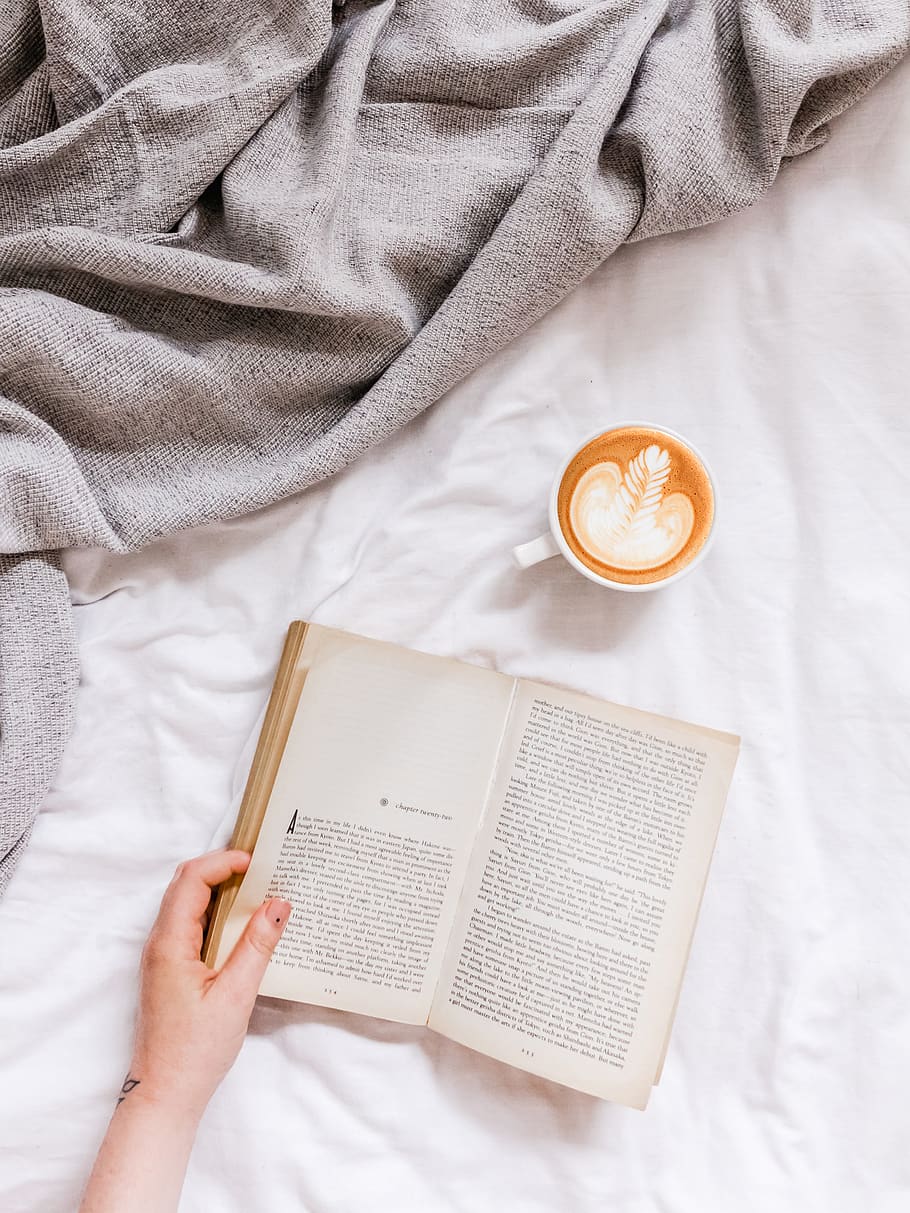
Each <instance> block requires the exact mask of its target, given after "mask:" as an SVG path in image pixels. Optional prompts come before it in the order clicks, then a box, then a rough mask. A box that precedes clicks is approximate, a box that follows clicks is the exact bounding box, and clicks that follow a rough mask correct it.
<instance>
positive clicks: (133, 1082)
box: [117, 1074, 139, 1108]
mask: <svg viewBox="0 0 910 1213" xmlns="http://www.w3.org/2000/svg"><path fill="white" fill-rule="evenodd" d="M138 1086H139V1079H138V1078H133V1076H132V1074H127V1076H126V1078H125V1079H124V1080H123V1086H122V1087H121V1088H120V1095H119V1096H118V1098H117V1107H118V1108H119V1107H120V1105H121V1104H122V1103H123V1101H124V1100H125V1099H126V1097H127V1095H129V1093H130V1091H132V1090H133V1089H134V1088H135V1087H138Z"/></svg>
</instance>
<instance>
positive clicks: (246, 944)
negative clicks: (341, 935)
mask: <svg viewBox="0 0 910 1213" xmlns="http://www.w3.org/2000/svg"><path fill="white" fill-rule="evenodd" d="M249 862H250V857H249V855H247V854H246V852H245V851H230V850H224V851H212V852H210V853H209V854H208V855H202V856H200V857H199V858H198V859H191V860H189V861H188V862H187V863H182V864H180V866H179V867H178V868H177V871H176V874H175V875H174V879H173V880H172V881H171V883H170V885H168V888H167V891H166V892H165V894H164V897H163V899H162V902H161V909H160V911H159V913H158V918H157V920H156V922H155V925H154V926H153V927H152V930H151V934H150V935H149V937H148V941H147V943H146V945H145V949H144V950H143V953H142V967H141V978H140V994H139V1014H138V1019H137V1025H136V1040H135V1045H134V1048H133V1060H132V1063H131V1065H130V1070H129V1075H128V1077H127V1080H126V1082H125V1083H124V1084H123V1094H124V1097H126V1096H129V1098H130V1099H134V1098H135V1097H138V1098H140V1099H141V1100H142V1101H146V1100H147V1101H150V1102H152V1103H155V1104H163V1105H166V1106H167V1107H168V1108H169V1109H171V1110H172V1111H174V1112H175V1113H178V1114H182V1115H184V1116H187V1117H189V1118H193V1119H197V1120H198V1118H199V1117H200V1116H201V1115H202V1112H203V1110H204V1108H205V1106H206V1104H207V1103H208V1101H209V1099H210V1098H211V1096H212V1093H213V1092H214V1090H215V1088H216V1087H217V1086H218V1084H219V1083H220V1082H221V1080H222V1078H223V1077H224V1076H225V1074H226V1073H227V1072H228V1070H229V1069H230V1068H231V1066H232V1065H233V1063H234V1060H235V1058H236V1057H237V1054H238V1053H239V1051H240V1046H241V1044H242V1043H243V1039H244V1036H245V1035H246V1030H247V1026H248V1024H249V1020H250V1014H251V1013H252V1010H253V1004H254V1002H255V1001H256V994H257V992H258V990H259V986H260V984H261V982H262V978H263V976H264V975H265V970H266V967H267V966H268V963H269V960H270V959H271V956H272V952H273V951H274V949H275V945H276V944H277V943H278V940H279V939H280V938H281V934H282V932H283V931H284V928H285V926H286V925H287V921H288V918H289V916H290V913H291V906H290V904H289V903H288V902H286V901H281V900H279V899H277V898H272V899H271V900H270V901H267V902H265V903H264V904H263V905H262V906H260V907H259V909H258V910H257V911H256V912H255V914H253V915H252V917H251V918H250V921H249V922H248V923H247V925H246V928H245V930H244V932H243V934H242V935H241V937H240V939H239V940H238V941H237V944H236V946H235V948H234V950H233V952H232V953H231V955H230V956H229V957H228V959H227V961H226V962H225V964H224V965H223V967H222V968H221V969H220V970H219V971H218V972H217V973H216V972H213V971H212V970H211V969H209V968H208V967H207V966H206V965H205V964H203V962H202V960H201V959H200V951H201V948H202V938H203V932H204V929H205V925H206V922H207V918H208V910H209V899H210V897H211V892H212V887H213V886H214V885H217V884H220V883H221V882H222V881H223V880H226V879H227V878H228V877H229V876H230V875H232V874H233V873H235V872H236V873H239V872H245V871H246V869H247V867H248V866H249ZM133 1092H135V1096H134V1095H133Z"/></svg>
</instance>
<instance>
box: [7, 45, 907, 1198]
mask: <svg viewBox="0 0 910 1213" xmlns="http://www.w3.org/2000/svg"><path fill="white" fill-rule="evenodd" d="M908 197H910V63H906V64H904V65H903V66H902V67H901V68H899V69H897V70H896V71H895V72H894V73H893V74H892V75H891V76H890V77H889V78H887V79H886V80H885V81H884V82H883V83H882V84H880V85H879V86H877V87H876V88H875V89H874V90H873V92H872V93H871V94H870V95H869V96H868V97H867V98H866V99H865V100H864V101H863V102H862V103H860V104H859V105H858V106H857V107H856V108H855V109H854V110H853V111H851V112H850V113H848V114H847V115H845V116H844V117H843V118H842V119H840V120H839V121H838V122H837V123H836V124H835V126H834V128H833V131H832V136H831V139H830V142H829V143H828V145H827V146H826V147H824V148H822V149H820V150H818V151H816V152H813V153H810V154H809V155H807V156H805V157H803V158H802V159H800V160H798V161H796V162H793V163H792V164H790V165H787V166H785V168H784V170H783V172H782V174H781V176H780V178H779V180H778V181H777V183H776V184H775V186H774V187H773V189H772V191H771V193H770V194H769V195H768V196H767V197H766V198H765V199H764V201H762V202H761V203H760V204H759V205H758V206H756V207H755V208H754V209H753V210H751V211H749V212H746V213H744V214H742V215H739V216H735V217H733V218H732V219H730V220H728V221H726V222H724V223H721V224H718V225H715V226H713V227H710V228H705V229H702V230H700V231H697V232H695V233H691V234H687V235H682V236H678V237H669V238H662V239H659V240H654V241H649V242H645V243H642V244H640V245H634V246H629V247H626V248H624V249H623V250H621V251H620V253H619V254H617V255H616V256H615V257H614V258H612V259H611V260H610V261H609V262H608V263H607V264H606V265H605V266H604V267H603V268H602V269H601V270H599V271H598V272H597V273H595V274H594V275H593V276H592V277H591V278H590V279H589V280H588V281H587V282H586V283H584V284H583V285H582V287H581V288H579V289H578V290H577V291H576V292H575V293H574V294H573V295H572V296H571V297H569V298H568V299H567V300H566V301H565V302H564V303H563V304H562V305H561V306H560V307H559V308H558V309H557V310H556V311H555V312H553V313H551V314H550V315H549V316H548V317H546V319H545V320H544V321H543V322H541V323H540V324H538V325H537V326H536V327H535V328H534V329H533V330H532V331H531V332H529V333H528V334H527V335H526V336H525V337H524V338H523V339H521V340H520V341H518V342H516V343H514V344H513V345H512V346H510V347H509V348H508V349H507V350H506V351H505V352H504V353H503V354H502V355H500V356H499V357H497V358H495V359H494V360H492V361H491V362H489V363H487V364H486V365H485V366H484V367H483V368H482V369H481V370H480V371H479V372H478V373H476V374H474V375H472V376H471V377H470V378H469V379H468V380H466V381H465V382H464V383H462V384H461V385H460V386H459V387H458V388H457V389H456V390H454V391H453V392H451V393H449V395H448V396H447V397H445V399H444V400H443V401H442V402H441V403H440V404H438V405H437V406H436V407H435V408H433V409H432V410H431V411H430V412H429V413H428V414H426V415H424V416H423V417H422V418H420V419H419V420H418V421H417V422H416V423H414V424H412V425H410V426H409V427H408V428H407V429H406V430H404V431H403V432H401V433H400V434H398V435H397V436H396V437H395V438H394V439H393V440H391V441H389V442H387V443H385V444H384V445H382V446H380V447H377V448H375V449H374V450H373V451H372V452H370V453H369V454H368V455H367V456H365V457H364V458H363V459H362V460H360V462H359V463H357V464H356V465H354V466H353V467H351V468H349V469H348V470H347V471H346V472H344V473H343V474H341V475H340V476H338V477H337V478H335V479H334V480H333V481H331V482H329V483H327V484H324V485H322V486H320V487H318V488H317V489H316V490H314V491H311V492H308V493H306V494H305V495H303V496H301V497H299V498H296V499H294V500H292V501H289V502H286V503H284V504H282V505H279V506H277V507H274V508H271V509H269V510H267V511H264V512H262V513H260V514H258V515H255V516H253V517H249V518H246V519H243V520H240V521H237V522H233V523H230V524H225V525H219V526H214V527H210V528H208V529H206V530H202V531H196V532H193V533H188V534H185V535H183V536H180V537H178V538H177V539H174V540H170V541H167V542H162V543H160V544H158V545H156V546H154V547H152V548H149V549H147V550H145V551H143V552H141V553H138V554H136V555H134V556H129V557H113V556H110V555H108V554H105V553H101V552H92V551H86V552H79V553H72V554H69V555H68V556H67V558H66V567H67V571H68V573H69V575H70V578H71V583H72V588H73V596H74V601H75V602H76V603H77V604H78V605H77V610H76V616H77V626H78V629H79V634H80V643H81V653H82V663H83V676H82V687H81V690H80V695H79V704H78V719H77V726H76V731H75V734H74V736H73V739H72V742H71V744H70V747H69V749H68V752H67V754H66V757H65V760H64V763H63V766H62V768H61V770H60V773H59V776H58V778H57V781H56V784H55V786H54V789H53V791H52V793H51V795H50V796H49V798H48V800H47V802H46V804H45V806H44V809H43V811H42V813H41V815H40V817H39V819H38V822H37V826H36V829H35V832H34V836H33V840H32V843H31V846H30V848H29V850H28V851H27V853H26V855H25V857H24V859H23V861H22V863H21V864H20V866H19V868H18V870H17V872H16V873H15V875H14V877H13V881H12V884H11V886H10V889H9V891H8V893H7V895H6V897H5V898H4V900H3V902H2V903H0V939H2V946H0V1074H2V1094H0V1208H2V1209H3V1210H4V1211H5V1213H26V1211H27V1213H43V1211H45V1210H46V1211H48V1213H51V1211H58V1210H66V1209H71V1208H73V1207H74V1206H75V1204H76V1202H77V1200H78V1194H79V1191H80V1189H81V1185H82V1183H83V1181H84V1179H85V1177H86V1175H87V1173H88V1170H89V1169H90V1166H91V1161H92V1158H93V1156H94V1152H95V1150H96V1148H97V1145H98V1143H99V1141H100V1138H101V1136H102V1134H103V1131H104V1127H105V1124H106V1121H107V1118H108V1116H109V1114H110V1110H111V1108H112V1105H113V1101H114V1098H115V1096H116V1092H117V1090H118V1089H119V1086H120V1083H121V1081H122V1078H123V1073H124V1070H125V1066H126V1063H127V1061H128V1058H129V1049H130V1035H131V1027H132V1016H133V1011H134V1005H135V997H136V969H137V964H138V959H139V952H140V949H141V947H142V943H143V942H144V939H145V936H146V933H147V931H148V928H149V926H150V924H151V922H152V920H153V918H154V915H155V912H156V910H157V905H158V901H159V899H160V895H161V892H162V891H163V888H164V886H165V884H166V883H167V881H168V879H169V878H170V875H171V873H172V869H173V868H174V866H175V865H176V864H177V862H178V861H179V860H181V859H183V858H186V857H189V856H191V855H194V854H196V853H199V852H201V851H204V850H206V849H207V848H209V847H211V846H213V845H220V844H221V843H223V842H224V841H226V839H227V836H228V834H229V832H230V826H231V823H232V819H233V812H234V807H233V806H234V804H235V803H236V796H237V793H238V791H239V790H240V788H241V786H242V783H243V778H244V775H245V768H244V757H243V755H244V754H245V755H246V761H248V759H249V740H250V738H251V736H252V735H253V733H254V730H255V728H256V724H257V720H258V717H259V714H260V712H261V710H262V707H263V704H264V700H265V697H266V695H267V693H268V689H269V686H270V683H271V678H272V674H273V671H274V667H275V664H276V662H277V658H278V654H279V651H280V647H281V641H282V636H283V632H284V629H285V626H286V624H287V622H288V621H289V620H290V619H292V618H306V619H313V620H316V621H318V622H321V623H326V624H329V625H333V626H338V627H343V628H347V629H349V630H352V631H360V632H363V633H365V634H368V635H372V636H376V637H380V638H382V639H386V640H391V641H395V642H397V643H401V644H405V645H409V646H412V647H416V648H422V649H426V650H428V651H431V652H436V653H444V654H448V655H452V656H456V657H459V658H462V659H464V660H468V661H473V662H477V663H480V664H483V665H490V666H495V667H496V668H498V669H501V670H505V671H507V672H509V673H512V674H516V675H521V676H527V677H532V678H540V679H545V680H549V681H552V682H556V683H562V684H565V685H567V686H571V687H574V688H577V689H579V690H582V691H587V692H590V693H592V694H595V695H599V696H602V697H605V698H609V699H613V700H616V701H618V702H621V703H629V704H632V705H635V706H637V707H641V708H645V709H648V710H651V711H655V712H660V713H665V714H668V715H672V716H678V717H681V718H684V719H688V720H692V721H695V722H698V723H701V724H705V725H709V726H713V727H716V728H719V729H726V730H730V731H733V732H738V733H740V734H741V735H742V738H743V750H742V755H741V758H740V762H739V767H738V770H737V774H736V777H735V779H734V785H733V790H732V793H731V796H730V800H729V802H728V806H727V812H726V816H725V820H724V824H723V826H722V828H721V834H720V839H719V843H718V847H717V851H716V855H715V860H714V864H713V868H712V872H711V875H710V878H709V882H708V888H707V892H706V895H705V899H704V903H703V907H702V912H701V917H700V921H699V926H698V929H697V932H696V936H695V943H694V947H693V951H692V956H691V960H690V963H689V967H688V971H687V976H686V981H685V985H684V988H683V994H682V999H681V1002H680V1007H679V1013H678V1017H677V1022H676V1027H675V1030H674V1035H673V1040H672V1043H671V1047H670V1051H669V1055H668V1058H667V1063H666V1067H665V1070H664V1075H663V1078H662V1081H661V1083H660V1086H659V1087H658V1088H657V1090H656V1091H655V1092H654V1095H653V1096H652V1100H651V1104H650V1107H649V1109H648V1111H647V1112H646V1113H645V1114H644V1115H642V1114H640V1113H637V1112H633V1111H629V1110H626V1109H623V1108H619V1107H615V1106H611V1105H608V1104H604V1103H600V1102H598V1101H596V1100H594V1099H591V1098H589V1097H587V1096H584V1095H581V1094H578V1093H575V1092H572V1091H569V1090H566V1089H564V1088H561V1087H558V1086H555V1085H552V1084H549V1083H547V1082H545V1081H543V1080H540V1079H536V1078H533V1077H531V1076H529V1075H525V1074H522V1073H520V1072H518V1071H516V1070H513V1069H510V1068H507V1067H505V1066H502V1065H500V1064H498V1063H496V1062H494V1061H491V1060H489V1059H487V1058H484V1057H481V1056H479V1055H477V1054H474V1053H471V1052H469V1051H467V1050H465V1049H463V1048H461V1047H459V1046H457V1045H455V1044H452V1043H450V1042H448V1041H446V1040H444V1039H442V1038H440V1037H437V1036H435V1035H434V1034H432V1033H430V1032H427V1031H423V1030H419V1029H412V1028H408V1027H403V1026H400V1025H394V1024H387V1023H383V1022H379V1021H376V1020H371V1019H366V1018H362V1017H358V1016H354V1015H346V1014H342V1013H339V1012H334V1011H328V1010H322V1009H318V1008H307V1007H301V1006H295V1005H290V1004H285V1003H282V1002H279V1001H275V1000H269V999H263V1000H260V1003H259V1004H258V1006H257V1010H256V1012H255V1013H254V1016H253V1020H252V1025H251V1029H250V1034H249V1038H248V1040H247V1042H246V1045H245V1046H244V1049H243V1051H242V1054H241V1056H240V1059H239V1060H238V1062H237V1064H236V1066H235V1067H234V1069H233V1071H232V1072H231V1073H230V1075H229V1076H228V1078H227V1080H226V1081H225V1083H224V1084H223V1086H222V1088H221V1089H220V1090H219V1092H218V1094H217V1095H216V1097H215V1099H214V1100H213V1102H212V1104H211V1106H210V1108H209V1110H208V1112H207V1114H206V1117H205V1119H204V1121H203V1124H202V1128H201V1131H200V1134H199V1138H198V1141H197V1145H196V1149H195V1151H194V1154H193V1157H192V1160H191V1164H190V1170H189V1174H188V1177H187V1182H186V1186H185V1189H184V1197H183V1201H182V1204H181V1210H184V1211H185V1213H194V1211H197V1210H199V1211H201V1210H203V1209H204V1210H216V1211H218V1213H222V1211H223V1213H248V1211H249V1210H255V1209H275V1210H280V1211H282V1213H283V1211H284V1210H292V1209H301V1210H307V1211H308V1213H340V1211H349V1210H351V1211H353V1210H364V1209H370V1210H371V1211H372V1213H383V1211H386V1210H387V1211H388V1213H392V1211H394V1213H409V1211H411V1210H413V1211H415V1213H416V1211H418V1210H419V1211H421V1213H475V1211H477V1213H481V1211H486V1210H517V1211H520V1213H538V1211H540V1213H543V1211H547V1213H550V1211H556V1210H567V1211H569V1210H571V1211H572V1213H594V1211H595V1210H596V1211H598V1213H600V1211H602V1210H605V1209H615V1210H621V1213H689V1211H692V1213H696V1211H697V1213H713V1211H717V1213H730V1211H732V1210H735V1211H736V1213H748V1211H750V1210H756V1211H758V1210H761V1211H762V1213H765V1211H768V1210H773V1211H774V1213H790V1211H792V1213H814V1211H815V1210H818V1211H819V1213H821V1211H824V1213H840V1211H844V1213H854V1211H856V1213H890V1211H891V1210H894V1211H896V1210H898V1209H905V1208H907V1207H910V1154H908V1152H907V1149H906V1145H907V1127H908V1118H907V1114H906V1087H907V1080H908V1077H910V1073H908V1071H910V1065H908V1063H910V973H908V966H907V963H906V957H907V955H908V950H910V913H908V903H907V892H906V888H907V879H908V862H910V827H908V814H907V809H908V786H910V771H908V765H910V764H908V755H910V745H908V741H907V738H908V733H910V706H908V695H907V692H908V688H910V656H908V653H910V645H908V642H907V625H908V621H910V610H908V607H910V561H908V558H907V550H906V548H907V535H908V529H910V492H908V487H907V479H908V468H910V410H908V401H907V384H908V371H910V204H908V202H907V199H908ZM627 419H633V420H646V421H647V420H651V421H654V422H657V423H659V424H665V425H668V426H670V427H672V428H674V429H676V430H679V431H680V432H682V433H683V434H685V435H687V436H688V437H689V438H690V439H691V440H692V441H693V442H694V443H695V444H696V445H697V446H698V447H699V448H700V449H701V450H702V451H703V452H704V454H705V455H706V456H707V458H708V460H709V461H710V463H711V465H712V468H713V470H714V472H715V475H716V478H717V481H718V485H719V507H720V508H719V531H718V537H717V541H716V543H715V546H714V548H713V550H712V552H711V554H710V556H709V557H708V559H707V560H706V562H705V563H704V564H703V565H702V566H701V567H700V568H699V569H698V570H696V572H694V573H693V574H692V576H691V577H689V578H687V579H684V580H683V581H681V582H680V583H679V584H678V585H675V586H673V587H671V588H669V589H668V590H666V591H664V592H659V593H654V594H644V595H623V594H620V593H615V592H610V591H607V590H602V589H600V588H598V587H596V586H594V585H592V584H589V583H588V582H586V581H585V580H584V579H583V578H581V577H580V576H578V575H577V574H576V573H575V572H573V571H572V570H571V569H570V568H569V566H568V565H566V564H565V563H564V562H557V561H549V562H547V563H546V564H544V565H540V566H538V567H536V568H533V569H531V570H528V571H526V572H519V571H518V570H517V569H515V568H514V567H513V566H512V563H511V559H510V548H511V547H512V546H513V545H514V544H515V543H518V542H521V541H522V540H524V539H528V538H531V537H533V536H534V535H535V534H538V533H539V532H540V531H541V530H542V529H543V526H544V521H545V508H546V507H545V501H546V494H547V490H548V487H549V482H550V479H551V476H552V473H553V471H554V470H555V468H556V466H557V465H558V463H559V462H560V461H561V459H562V457H563V456H564V454H565V453H566V452H567V451H568V450H569V449H570V448H571V447H572V445H573V444H574V443H575V442H576V440H577V439H578V438H579V437H581V436H584V435H585V434H586V433H588V432H589V431H591V430H592V429H594V428H595V427H596V426H598V425H600V424H602V423H612V422H615V421H623V420H627ZM238 756H240V758H239V761H238ZM125 1207H126V1206H125Z"/></svg>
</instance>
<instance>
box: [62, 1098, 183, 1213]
mask: <svg viewBox="0 0 910 1213" xmlns="http://www.w3.org/2000/svg"><path fill="white" fill-rule="evenodd" d="M198 1123H199V1118H198V1115H197V1114H196V1113H194V1112H191V1111H189V1110H187V1109H183V1108H179V1107H174V1106H170V1105H169V1104H168V1103H166V1102H163V1101H154V1100H152V1099H149V1098H146V1097H144V1095H143V1093H142V1084H141V1082H140V1083H139V1084H138V1085H136V1086H135V1087H134V1088H133V1089H132V1090H131V1091H129V1093H128V1094H127V1095H126V1097H125V1098H123V1100H122V1101H121V1103H120V1104H118V1106H117V1108H116V1110H115V1111H114V1115H113V1116H112V1117H111V1122H110V1125H109V1126H108V1130H107V1134H106V1135H105V1138H104V1142H103V1143H102V1146H101V1149H100V1151H99V1153H98V1157H97V1159H96V1160H95V1166H94V1168H93V1169H92V1174H91V1176H90V1178H89V1181H88V1185H87V1187H86V1189H85V1193H84V1195H83V1198H82V1203H81V1205H80V1206H79V1213H123V1210H124V1209H129V1210H130V1213H174V1211H175V1210H176V1208H177V1204H178V1201H179V1199H180V1190H181V1188H182V1187H183V1180H184V1176H185V1175H186V1167H187V1162H188V1161H189V1157H190V1150H191V1149H192V1147H193V1140H194V1139H195V1136H196V1128H197V1126H198Z"/></svg>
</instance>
